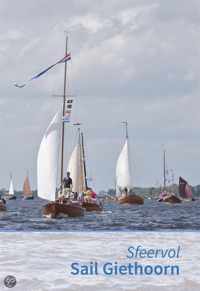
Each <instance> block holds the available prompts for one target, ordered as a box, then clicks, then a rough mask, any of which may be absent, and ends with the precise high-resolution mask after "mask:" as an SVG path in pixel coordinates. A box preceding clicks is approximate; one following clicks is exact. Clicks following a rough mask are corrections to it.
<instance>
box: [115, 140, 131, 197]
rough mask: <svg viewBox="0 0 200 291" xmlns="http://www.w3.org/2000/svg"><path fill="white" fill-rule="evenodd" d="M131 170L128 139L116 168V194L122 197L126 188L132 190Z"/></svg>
mask: <svg viewBox="0 0 200 291" xmlns="http://www.w3.org/2000/svg"><path fill="white" fill-rule="evenodd" d="M131 186H132V185H131V170H130V161H129V147H128V138H126V140H125V143H124V146H123V148H122V151H121V153H120V155H119V158H118V160H117V166H116V193H117V195H120V193H121V191H122V190H123V189H124V188H127V190H128V191H129V190H130V189H131Z"/></svg>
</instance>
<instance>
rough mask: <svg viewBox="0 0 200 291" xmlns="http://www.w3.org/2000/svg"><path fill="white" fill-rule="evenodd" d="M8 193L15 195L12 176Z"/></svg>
mask: <svg viewBox="0 0 200 291" xmlns="http://www.w3.org/2000/svg"><path fill="white" fill-rule="evenodd" d="M8 194H9V195H14V187H13V181H12V177H11V178H10V186H9V191H8Z"/></svg>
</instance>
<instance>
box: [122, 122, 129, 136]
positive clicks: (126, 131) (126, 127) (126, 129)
mask: <svg viewBox="0 0 200 291" xmlns="http://www.w3.org/2000/svg"><path fill="white" fill-rule="evenodd" d="M122 123H123V124H124V125H125V134H126V139H128V121H123V122H122Z"/></svg>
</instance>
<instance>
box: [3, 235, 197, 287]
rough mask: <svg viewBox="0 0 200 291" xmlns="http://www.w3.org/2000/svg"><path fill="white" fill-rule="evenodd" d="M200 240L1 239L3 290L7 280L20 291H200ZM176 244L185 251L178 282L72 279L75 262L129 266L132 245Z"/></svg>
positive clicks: (166, 237) (162, 237) (172, 237)
mask: <svg viewBox="0 0 200 291" xmlns="http://www.w3.org/2000/svg"><path fill="white" fill-rule="evenodd" d="M199 238H200V233H193V232H188V233H187V232H185V233H180V232H176V233H173V232H169V233H168V232H166V233H163V232H135V233H130V232H123V233H122V232H106V233H103V232H99V233H98V232H91V233H90V232H84V233H83V232H82V233H78V232H77V233H74V232H66V233H64V232H61V233H49V232H48V233H30V232H26V233H0V290H3V289H1V288H2V286H3V279H4V277H5V276H7V275H14V276H15V277H16V278H17V281H18V283H17V285H16V287H15V288H14V289H13V290H15V291H21V290H24V291H26V290H28V291H51V290H52V291H64V290H70V291H71V290H72V291H73V290H76V291H77V290H81V291H83V290H87V291H90V290H91V291H94V290H95V291H96V290H97V291H98V290H103V291H105V290H115V291H117V290H141V291H142V290H148V291H151V290H152V291H157V290H161V288H162V290H170V291H171V290H176V291H177V290H200V277H199V254H200V246H199ZM177 244H180V245H181V258H180V259H178V260H176V263H179V264H180V267H181V274H180V276H177V277H176V279H174V277H173V276H171V277H170V276H165V277H162V276H157V277H154V276H152V277H151V276H140V277H136V276H134V277H132V276H129V277H128V276H126V277H125V276H113V277H108V276H105V275H99V276H94V277H92V276H84V277H81V276H80V277H78V276H72V275H69V266H70V264H71V263H72V262H73V261H80V262H90V261H100V262H103V261H104V262H105V261H116V260H118V261H125V260H126V259H125V257H126V254H127V248H128V247H129V246H130V245H143V246H146V247H151V248H161V247H162V248H165V247H166V248H167V247H174V246H176V245H177ZM126 261H127V260H126ZM143 262H144V261H143ZM151 262H154V263H155V261H153V260H148V263H151ZM159 262H161V260H159V259H157V260H156V263H159Z"/></svg>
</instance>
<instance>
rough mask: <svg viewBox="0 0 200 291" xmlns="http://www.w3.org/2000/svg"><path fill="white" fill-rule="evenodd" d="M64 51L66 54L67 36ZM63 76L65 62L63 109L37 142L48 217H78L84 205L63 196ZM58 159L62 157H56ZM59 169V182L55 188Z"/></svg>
mask: <svg viewBox="0 0 200 291" xmlns="http://www.w3.org/2000/svg"><path fill="white" fill-rule="evenodd" d="M65 54H66V55H67V38H66V51H65ZM66 76H67V64H66V62H65V70H64V93H63V107H62V111H61V110H60V111H59V112H57V113H56V114H55V116H54V118H53V120H52V121H51V123H50V124H49V126H48V128H47V130H46V132H45V134H44V136H43V139H42V142H41V144H40V148H39V151H38V157H37V190H38V196H39V197H40V198H43V199H46V200H49V201H50V202H49V203H48V204H46V205H45V206H44V207H43V215H44V216H47V217H51V218H58V217H60V216H68V217H80V216H83V215H84V208H83V207H82V206H81V204H80V203H79V202H77V201H73V199H65V198H64V195H63V190H64V189H63V169H64V167H63V166H64V165H63V164H64V141H65V139H64V138H65V123H64V118H65V114H66V102H67V101H68V100H66V98H67V97H66ZM70 101H71V100H70ZM60 153H61V154H60ZM60 158H61V160H59V159H60ZM59 165H60V171H59ZM59 172H60V185H59V187H57V185H58V179H59Z"/></svg>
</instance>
